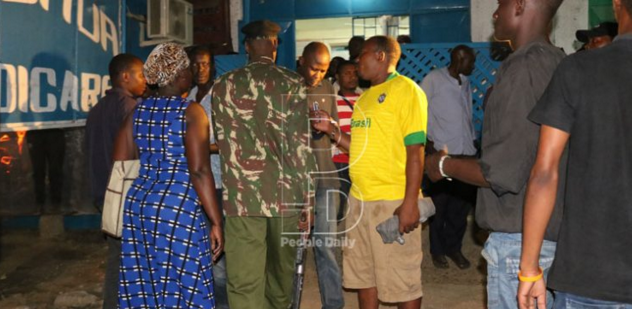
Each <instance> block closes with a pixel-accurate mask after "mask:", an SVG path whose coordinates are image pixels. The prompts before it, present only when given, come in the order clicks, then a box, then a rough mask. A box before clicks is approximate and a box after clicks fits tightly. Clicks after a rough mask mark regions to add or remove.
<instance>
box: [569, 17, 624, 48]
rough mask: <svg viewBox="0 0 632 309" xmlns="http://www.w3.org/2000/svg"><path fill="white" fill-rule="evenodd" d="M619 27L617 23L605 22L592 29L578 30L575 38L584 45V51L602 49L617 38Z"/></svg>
mask: <svg viewBox="0 0 632 309" xmlns="http://www.w3.org/2000/svg"><path fill="white" fill-rule="evenodd" d="M618 27H619V25H618V24H617V23H615V22H603V23H601V24H599V25H597V26H595V27H594V28H592V29H588V30H577V32H575V37H577V40H578V41H580V42H582V43H584V46H583V47H582V48H583V49H584V50H587V49H595V48H602V47H604V46H606V45H609V44H610V43H612V40H614V38H615V37H616V36H617V31H618Z"/></svg>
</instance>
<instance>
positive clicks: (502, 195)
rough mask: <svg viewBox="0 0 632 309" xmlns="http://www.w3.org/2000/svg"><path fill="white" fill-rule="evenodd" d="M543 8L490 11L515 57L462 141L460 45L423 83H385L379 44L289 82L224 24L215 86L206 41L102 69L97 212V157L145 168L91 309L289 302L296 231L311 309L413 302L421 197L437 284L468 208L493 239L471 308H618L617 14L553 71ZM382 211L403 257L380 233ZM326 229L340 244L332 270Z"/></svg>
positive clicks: (629, 212)
mask: <svg viewBox="0 0 632 309" xmlns="http://www.w3.org/2000/svg"><path fill="white" fill-rule="evenodd" d="M561 3H562V0H522V1H513V0H500V1H498V8H497V10H496V11H495V12H494V13H493V19H494V26H495V29H494V30H495V33H494V37H495V38H496V39H497V40H499V41H505V42H508V43H509V44H510V46H511V49H512V50H513V53H512V54H511V55H510V56H509V57H508V58H507V59H505V60H504V61H503V63H502V65H501V67H500V68H499V70H498V73H497V75H496V81H495V82H494V85H493V88H492V90H491V91H490V92H489V93H488V95H487V98H486V105H485V115H484V124H483V131H482V136H481V142H480V145H478V143H477V142H476V138H477V137H476V132H475V130H474V127H473V123H472V89H471V86H470V81H469V78H468V76H470V75H471V74H472V72H473V71H474V68H475V62H476V53H475V51H474V50H472V49H471V48H470V47H468V46H465V45H459V46H455V47H454V48H453V49H452V50H451V57H450V65H449V66H447V67H445V68H435V69H434V70H433V71H432V72H431V73H430V74H428V75H427V76H426V77H425V78H424V80H423V81H422V83H421V84H420V85H417V84H416V83H415V82H414V81H412V80H411V79H410V78H408V77H406V76H403V75H400V74H399V73H398V72H397V70H396V68H397V64H398V61H399V60H400V57H401V48H400V43H398V40H396V39H394V38H391V37H387V36H374V37H371V38H368V39H367V40H364V39H363V38H361V37H354V38H352V39H351V41H350V42H349V52H350V59H349V60H345V59H342V58H340V59H336V58H334V59H331V55H330V52H329V50H328V48H327V46H326V45H325V44H324V43H321V42H312V43H310V44H308V45H307V46H306V47H305V49H304V50H303V52H302V54H301V56H300V57H299V60H298V69H297V71H296V72H294V71H290V70H288V69H286V68H283V67H281V66H278V65H276V64H275V60H276V53H277V47H278V44H279V40H278V33H279V31H280V30H281V29H280V27H279V25H277V24H275V23H273V22H270V21H266V20H264V21H255V22H251V23H249V24H247V25H245V26H244V27H243V28H242V32H243V33H244V37H245V40H244V44H245V50H246V53H247V54H248V63H247V64H246V65H245V66H244V67H241V68H238V69H235V70H233V71H230V72H227V73H226V74H224V75H222V76H220V77H219V78H217V79H215V80H214V79H213V76H214V73H215V72H214V61H213V55H212V52H211V50H209V49H207V48H205V47H202V46H197V47H193V48H191V49H187V50H185V48H184V47H183V46H181V45H178V44H174V43H163V44H160V45H158V46H157V47H156V48H155V49H154V50H153V51H152V52H151V54H150V55H149V57H148V58H147V60H146V61H145V62H143V61H142V60H141V59H139V58H137V57H135V56H133V55H130V54H120V55H117V56H115V57H114V58H113V59H112V61H111V62H110V65H109V74H110V78H111V81H112V84H113V88H112V89H111V90H109V91H108V92H107V93H106V96H104V97H103V98H102V99H101V100H100V101H99V103H98V104H97V105H96V106H95V107H94V108H93V109H92V110H91V111H90V114H89V117H88V121H87V127H86V137H87V150H88V152H87V153H88V156H89V163H90V172H91V175H90V177H91V183H92V189H93V190H92V194H93V197H94V203H95V206H99V205H102V203H103V197H104V194H105V190H106V185H107V179H108V177H109V169H110V168H111V166H112V164H113V162H114V161H122V160H131V159H139V160H140V163H141V168H140V172H139V177H138V178H137V179H136V180H135V181H134V183H133V185H132V187H131V189H130V191H129V192H128V195H127V199H126V204H125V211H124V219H123V220H124V227H123V234H122V238H121V239H115V238H112V237H108V239H107V242H108V246H109V249H108V257H107V270H106V277H105V284H104V308H117V307H118V308H229V307H230V308H248V309H249V308H288V306H290V305H291V304H292V302H293V298H292V296H293V289H294V280H293V279H294V273H295V256H296V250H297V248H296V246H294V245H288V244H296V243H297V242H296V241H297V240H298V239H299V235H300V233H304V232H308V233H309V232H310V231H311V234H312V236H311V237H312V243H313V244H314V245H313V247H314V248H313V249H314V258H315V262H316V263H315V265H316V273H317V275H318V284H319V289H320V295H321V303H322V307H323V308H328V309H329V308H344V306H345V303H344V297H343V287H344V288H346V289H350V290H355V291H357V293H358V300H359V305H360V308H363V309H365V308H367V309H369V308H375V309H376V308H378V306H379V303H380V302H387V303H396V304H397V305H398V308H420V307H421V301H422V296H423V291H422V274H421V262H422V256H423V252H422V248H421V239H422V235H421V229H420V228H419V226H420V222H419V220H420V212H419V208H418V205H419V203H420V202H419V201H420V199H422V198H423V195H424V194H426V195H429V196H430V197H431V198H432V200H433V202H434V205H435V208H436V214H435V215H434V217H432V218H431V219H430V223H429V226H430V253H431V257H432V263H433V265H434V266H435V267H437V268H442V269H445V268H449V267H450V263H449V261H448V260H452V262H453V263H454V265H456V266H457V267H458V268H459V269H465V268H468V267H470V264H471V263H470V261H469V260H468V259H467V258H466V257H465V256H464V255H463V253H462V252H461V246H462V241H463V237H464V234H465V230H466V228H467V216H468V214H469V213H470V212H471V209H472V207H473V206H474V204H475V210H476V213H475V218H476V221H477V223H478V225H479V226H480V227H481V228H483V229H485V230H489V231H490V234H489V237H488V239H487V241H486V243H485V246H484V250H483V252H482V255H483V257H484V258H485V260H486V261H487V276H488V277H487V302H488V307H489V308H521V309H526V308H536V307H537V308H553V307H554V308H588V307H590V308H632V292H631V291H632V264H631V263H630V262H631V261H632V260H631V259H630V256H632V252H631V251H630V250H631V249H630V246H629V245H628V242H629V241H628V239H629V237H628V236H631V233H630V232H631V230H630V226H631V225H632V207H630V202H629V201H630V200H631V198H632V196H630V193H629V191H628V190H627V189H628V188H629V187H628V185H629V183H628V182H629V181H631V179H632V177H631V176H632V170H631V169H630V167H629V164H628V158H629V157H630V156H632V143H630V139H629V138H626V137H625V136H627V135H626V133H627V131H629V130H627V129H629V128H630V126H631V125H632V123H630V119H632V108H630V106H629V104H626V103H629V98H631V97H632V92H631V91H632V90H630V88H628V87H622V83H623V82H625V81H626V80H632V0H613V7H614V11H615V16H616V18H617V20H618V24H600V25H598V26H597V27H595V28H593V29H589V30H582V31H578V32H577V39H578V40H579V41H581V42H583V43H584V44H585V46H584V47H583V48H582V52H579V53H576V54H573V55H571V56H566V55H565V54H564V52H563V51H562V50H560V49H559V48H557V47H555V46H553V45H552V44H551V42H550V40H549V39H548V34H549V31H550V24H551V22H552V19H553V17H554V16H555V15H556V12H557V9H558V8H559V6H560V5H561ZM613 29H616V30H617V31H614V30H613ZM615 37H616V38H615ZM399 41H401V42H402V44H404V43H409V40H404V38H402V39H401V40H399ZM583 50H586V51H583ZM148 84H151V85H153V88H152V89H153V91H152V92H153V93H152V94H151V95H149V96H147V95H145V94H146V92H147V90H148V86H147V85H148ZM424 175H425V176H424ZM424 177H427V181H425V182H424V185H423V187H424V193H423V194H422V190H421V189H422V178H424ZM477 188H478V191H477ZM474 200H476V202H474ZM392 216H397V217H398V219H399V226H398V230H399V232H400V234H401V236H402V238H403V243H402V244H399V243H393V244H387V243H384V241H383V240H382V238H381V237H380V236H379V234H378V232H377V231H376V226H377V225H378V224H379V223H381V222H383V221H385V220H387V219H389V218H391V217H392ZM341 220H344V222H345V223H344V224H345V229H344V231H341V232H340V233H345V237H346V240H347V241H346V242H345V243H346V244H351V245H346V246H343V247H342V251H343V261H342V265H339V264H338V262H337V261H336V250H338V249H339V248H338V247H337V246H336V245H334V244H336V241H335V240H336V239H337V238H338V233H339V231H338V223H339V222H340V221H341ZM547 288H548V289H547Z"/></svg>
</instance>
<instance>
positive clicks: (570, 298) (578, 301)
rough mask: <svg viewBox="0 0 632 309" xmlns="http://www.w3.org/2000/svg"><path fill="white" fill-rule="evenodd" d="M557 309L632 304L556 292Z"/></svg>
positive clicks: (618, 308) (628, 307)
mask: <svg viewBox="0 0 632 309" xmlns="http://www.w3.org/2000/svg"><path fill="white" fill-rule="evenodd" d="M553 308H555V309H632V304H623V303H615V302H611V301H605V300H598V299H592V298H586V297H581V296H577V295H574V294H569V293H564V292H559V291H556V292H555V306H554V307H553Z"/></svg>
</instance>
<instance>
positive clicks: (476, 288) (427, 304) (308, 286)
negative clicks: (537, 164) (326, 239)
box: [301, 218, 486, 309]
mask: <svg viewBox="0 0 632 309" xmlns="http://www.w3.org/2000/svg"><path fill="white" fill-rule="evenodd" d="M473 224H474V223H473V222H472V220H471V218H470V222H469V227H468V231H467V234H466V236H465V239H464V240H463V254H464V255H465V256H466V257H467V258H468V259H469V260H470V262H472V266H471V267H470V268H469V269H466V270H460V269H458V268H457V267H456V266H455V265H454V263H452V261H449V263H450V268H449V269H446V270H443V269H437V268H435V267H434V266H433V265H432V260H431V258H430V245H429V240H428V227H427V226H424V227H423V232H422V235H423V251H424V260H423V263H422V281H423V290H424V298H423V301H422V308H424V309H483V308H486V291H485V284H486V272H485V269H486V264H485V260H484V259H483V258H482V257H481V254H480V253H481V250H482V249H483V248H482V246H481V245H480V243H482V242H484V238H485V237H486V235H485V233H484V232H482V231H476V230H475V229H474V226H473ZM310 251H311V250H310ZM339 255H340V253H339ZM339 258H341V257H340V256H339ZM344 297H345V308H358V300H357V293H355V292H354V291H345V293H344ZM301 308H302V309H318V308H321V301H320V293H319V290H318V278H317V276H316V271H315V265H314V258H313V252H310V253H309V255H308V256H307V270H306V275H305V290H304V291H303V301H302V303H301ZM380 308H397V307H396V306H393V305H388V304H382V305H381V306H380Z"/></svg>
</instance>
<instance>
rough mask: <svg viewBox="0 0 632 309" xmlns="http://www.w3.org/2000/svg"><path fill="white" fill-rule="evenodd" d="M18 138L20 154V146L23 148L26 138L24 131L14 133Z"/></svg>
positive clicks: (20, 151)
mask: <svg viewBox="0 0 632 309" xmlns="http://www.w3.org/2000/svg"><path fill="white" fill-rule="evenodd" d="M15 133H16V135H17V136H18V151H19V153H20V154H22V146H24V138H25V137H26V131H16V132H15Z"/></svg>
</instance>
